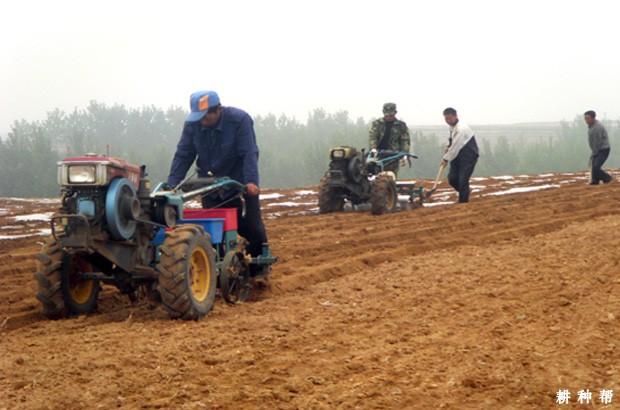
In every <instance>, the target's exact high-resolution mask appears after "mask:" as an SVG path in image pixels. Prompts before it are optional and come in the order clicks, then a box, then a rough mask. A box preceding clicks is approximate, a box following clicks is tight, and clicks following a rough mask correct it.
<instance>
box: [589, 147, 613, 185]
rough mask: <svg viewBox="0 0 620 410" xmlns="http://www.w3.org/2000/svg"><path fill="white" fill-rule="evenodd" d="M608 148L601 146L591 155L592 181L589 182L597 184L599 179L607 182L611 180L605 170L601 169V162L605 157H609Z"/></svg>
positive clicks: (602, 162) (605, 159) (603, 161)
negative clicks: (601, 147)
mask: <svg viewBox="0 0 620 410" xmlns="http://www.w3.org/2000/svg"><path fill="white" fill-rule="evenodd" d="M609 151H610V150H609V148H603V149H601V150H599V151H598V152H597V153H596V154H594V155H593V157H592V181H591V183H594V184H598V183H599V182H600V181H603V182H609V181H611V175H609V174H608V173H607V172H605V171H603V169H602V168H603V164H604V163H605V161H607V157H609Z"/></svg>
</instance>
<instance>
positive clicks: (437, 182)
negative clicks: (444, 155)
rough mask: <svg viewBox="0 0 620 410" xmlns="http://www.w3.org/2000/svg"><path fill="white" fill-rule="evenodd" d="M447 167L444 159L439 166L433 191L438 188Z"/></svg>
mask: <svg viewBox="0 0 620 410" xmlns="http://www.w3.org/2000/svg"><path fill="white" fill-rule="evenodd" d="M445 168H446V161H443V162H442V163H441V165H440V166H439V171H438V172H437V177H435V183H434V184H433V188H431V191H434V190H435V189H437V184H439V178H441V173H442V172H443V170H444V169H445Z"/></svg>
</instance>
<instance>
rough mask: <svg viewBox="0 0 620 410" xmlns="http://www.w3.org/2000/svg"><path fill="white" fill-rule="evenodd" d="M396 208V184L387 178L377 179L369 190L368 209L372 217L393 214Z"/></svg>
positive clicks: (380, 177)
mask: <svg viewBox="0 0 620 410" xmlns="http://www.w3.org/2000/svg"><path fill="white" fill-rule="evenodd" d="M397 206H398V194H397V193H396V182H395V181H394V180H393V179H392V178H389V177H382V176H379V177H377V178H376V179H375V180H374V182H373V184H372V188H371V193H370V209H371V212H372V213H373V215H382V214H384V213H386V212H393V211H395V210H396V207H397Z"/></svg>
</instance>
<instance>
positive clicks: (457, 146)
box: [442, 108, 478, 202]
mask: <svg viewBox="0 0 620 410" xmlns="http://www.w3.org/2000/svg"><path fill="white" fill-rule="evenodd" d="M443 116H444V119H445V120H446V124H448V125H449V126H450V142H449V143H448V148H446V153H445V155H444V156H443V160H442V163H443V165H444V166H445V165H446V164H447V163H448V162H450V172H448V183H449V184H450V185H451V186H452V187H453V188H454V189H456V190H457V191H458V193H459V202H469V178H470V177H471V175H472V174H473V173H474V168H475V167H476V162H478V144H476V137H475V136H474V132H473V131H472V130H471V128H469V126H467V124H465V123H463V121H459V117H458V115H457V113H456V110H455V109H454V108H446V109H445V110H443Z"/></svg>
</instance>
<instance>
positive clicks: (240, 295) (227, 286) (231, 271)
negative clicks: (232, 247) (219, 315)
mask: <svg viewBox="0 0 620 410" xmlns="http://www.w3.org/2000/svg"><path fill="white" fill-rule="evenodd" d="M220 290H221V291H222V296H223V297H224V300H225V301H226V302H228V303H233V304H234V303H239V302H245V301H246V299H247V298H248V294H249V293H250V271H249V268H248V265H247V263H246V262H245V261H244V260H243V254H240V253H238V252H236V251H230V252H228V253H227V254H226V256H224V261H223V262H222V269H221V270H220Z"/></svg>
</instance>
